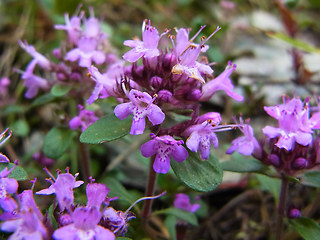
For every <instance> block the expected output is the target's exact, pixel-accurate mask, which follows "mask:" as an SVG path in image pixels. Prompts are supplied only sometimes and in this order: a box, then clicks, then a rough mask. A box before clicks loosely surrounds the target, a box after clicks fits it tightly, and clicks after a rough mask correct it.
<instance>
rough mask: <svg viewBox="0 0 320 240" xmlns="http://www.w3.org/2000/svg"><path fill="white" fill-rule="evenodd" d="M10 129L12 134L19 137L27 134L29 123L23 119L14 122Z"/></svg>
mask: <svg viewBox="0 0 320 240" xmlns="http://www.w3.org/2000/svg"><path fill="white" fill-rule="evenodd" d="M11 129H12V131H13V134H14V135H17V136H21V137H24V136H27V135H28V133H29V131H30V128H29V125H28V123H27V122H26V121H25V120H18V121H16V122H14V123H13V125H12V128H11Z"/></svg>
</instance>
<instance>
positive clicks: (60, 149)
mask: <svg viewBox="0 0 320 240" xmlns="http://www.w3.org/2000/svg"><path fill="white" fill-rule="evenodd" d="M72 135H73V134H72V132H71V130H70V129H67V128H61V127H54V128H52V129H51V130H50V131H49V132H48V134H47V135H46V136H45V138H44V143H43V152H44V154H45V155H46V156H47V157H48V158H52V159H58V158H59V157H61V156H62V154H64V152H65V151H66V150H67V149H68V147H69V146H70V144H71V140H72Z"/></svg>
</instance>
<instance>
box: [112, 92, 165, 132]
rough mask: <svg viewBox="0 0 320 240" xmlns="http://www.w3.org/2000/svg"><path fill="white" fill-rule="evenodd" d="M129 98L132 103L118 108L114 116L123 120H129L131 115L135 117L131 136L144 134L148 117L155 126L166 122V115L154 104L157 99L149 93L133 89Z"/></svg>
mask: <svg viewBox="0 0 320 240" xmlns="http://www.w3.org/2000/svg"><path fill="white" fill-rule="evenodd" d="M128 97H129V100H130V101H131V102H128V103H121V104H119V105H118V106H116V108H115V109H114V114H115V115H116V117H117V118H119V119H121V120H123V119H125V118H127V117H128V116H129V115H130V114H132V115H133V120H132V126H131V131H130V134H132V135H139V134H142V133H143V131H144V129H145V124H146V123H145V117H146V116H147V117H148V119H149V121H150V122H151V123H152V124H153V125H158V124H161V123H162V122H163V121H164V118H165V115H164V113H163V112H162V110H161V109H160V108H159V107H158V106H157V105H155V104H153V101H154V100H155V98H152V97H151V96H150V95H149V94H148V93H146V92H140V91H138V90H135V89H132V90H131V91H130V92H129V94H128Z"/></svg>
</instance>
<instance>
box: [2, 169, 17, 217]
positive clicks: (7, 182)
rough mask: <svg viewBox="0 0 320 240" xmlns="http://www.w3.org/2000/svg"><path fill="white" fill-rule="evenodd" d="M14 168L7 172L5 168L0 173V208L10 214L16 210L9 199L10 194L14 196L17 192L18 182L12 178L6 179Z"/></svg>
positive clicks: (11, 199) (14, 203) (15, 205)
mask: <svg viewBox="0 0 320 240" xmlns="http://www.w3.org/2000/svg"><path fill="white" fill-rule="evenodd" d="M14 168H15V166H13V167H12V168H11V169H10V170H8V168H7V167H6V168H5V169H3V170H2V171H1V172H0V207H1V208H2V209H3V210H4V211H6V212H12V211H14V210H15V209H17V208H18V205H17V203H16V202H15V200H14V199H13V198H12V197H11V194H15V193H16V192H17V190H18V182H17V180H16V179H14V178H8V176H9V174H10V173H11V172H12V171H13V170H14Z"/></svg>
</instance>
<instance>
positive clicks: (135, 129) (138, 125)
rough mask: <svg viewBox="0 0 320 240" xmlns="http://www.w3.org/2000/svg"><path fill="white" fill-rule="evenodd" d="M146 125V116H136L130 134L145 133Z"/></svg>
mask: <svg viewBox="0 0 320 240" xmlns="http://www.w3.org/2000/svg"><path fill="white" fill-rule="evenodd" d="M145 127H146V120H145V118H144V117H142V118H139V117H134V118H133V120H132V125H131V130H130V134H131V135H140V134H142V133H143V131H144V129H145Z"/></svg>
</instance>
